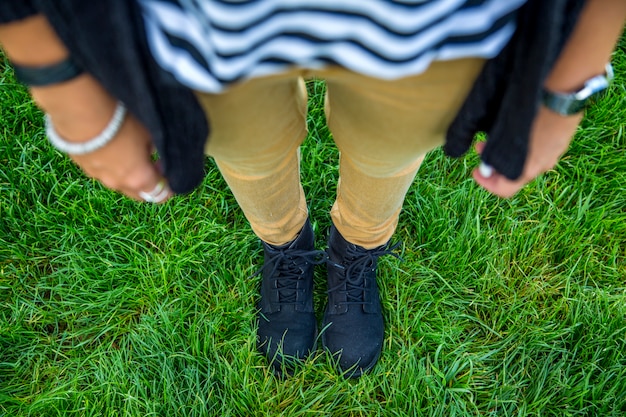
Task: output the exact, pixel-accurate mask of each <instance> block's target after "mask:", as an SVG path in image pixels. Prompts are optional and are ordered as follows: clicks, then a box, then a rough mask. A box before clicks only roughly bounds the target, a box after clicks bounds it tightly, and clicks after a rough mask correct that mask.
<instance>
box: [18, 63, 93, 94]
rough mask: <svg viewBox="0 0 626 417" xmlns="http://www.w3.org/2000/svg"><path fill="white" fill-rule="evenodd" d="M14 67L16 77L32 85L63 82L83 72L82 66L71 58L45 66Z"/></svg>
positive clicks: (39, 85) (23, 82) (40, 85)
mask: <svg viewBox="0 0 626 417" xmlns="http://www.w3.org/2000/svg"><path fill="white" fill-rule="evenodd" d="M13 69H14V70H15V78H17V80H18V81H19V82H21V83H22V84H26V85H28V86H31V87H42V86H46V85H52V84H58V83H62V82H64V81H69V80H71V79H72V78H76V77H78V76H79V75H80V74H82V73H83V70H82V68H80V67H79V66H78V65H76V63H75V62H74V61H73V60H72V59H71V58H67V59H64V60H63V61H61V62H59V63H57V64H52V65H46V66H43V67H30V66H22V65H13Z"/></svg>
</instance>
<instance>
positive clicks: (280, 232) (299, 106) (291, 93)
mask: <svg viewBox="0 0 626 417" xmlns="http://www.w3.org/2000/svg"><path fill="white" fill-rule="evenodd" d="M199 98H200V101H201V103H202V105H203V106H204V108H205V110H206V112H207V115H208V117H209V120H210V121H211V129H212V130H211V136H210V138H209V141H208V144H207V153H208V154H209V155H211V156H213V157H214V158H215V160H216V162H217V165H218V167H219V169H220V171H221V173H222V175H223V176H224V178H225V179H226V181H227V183H228V185H229V186H230V188H231V190H232V192H233V194H234V195H235V198H236V199H237V202H238V203H239V205H240V206H241V208H242V210H243V212H244V214H245V215H246V217H247V218H248V220H249V221H250V223H251V225H252V228H253V230H254V232H255V233H256V234H257V235H258V236H259V237H260V238H261V240H262V241H263V249H264V253H265V256H264V265H263V268H262V270H261V273H262V282H261V299H260V301H259V306H258V307H259V315H258V329H257V338H258V347H259V350H260V351H261V352H262V353H263V354H265V355H266V356H267V357H268V359H269V360H270V363H271V364H272V365H273V367H274V368H275V370H276V371H279V372H280V371H282V370H283V369H282V365H283V363H284V362H285V361H287V360H288V359H289V358H291V357H295V358H297V359H302V358H304V357H305V356H306V355H307V354H308V353H309V351H311V350H312V349H313V346H314V343H315V337H316V334H317V323H316V320H315V314H314V311H313V298H312V292H313V266H314V264H315V263H319V260H318V259H317V257H316V255H317V253H316V252H315V251H314V250H313V249H314V248H313V244H314V236H313V229H312V228H311V224H310V222H308V220H307V216H308V213H307V206H306V202H305V198H304V192H303V191H302V186H301V185H300V170H299V154H298V147H299V146H300V144H301V143H302V140H303V139H304V137H305V136H306V124H305V115H306V89H305V88H304V82H303V81H302V79H300V78H298V77H297V76H295V75H289V74H286V75H283V76H280V77H267V78H262V79H257V80H252V81H250V82H247V83H244V84H242V85H238V86H236V87H234V88H232V89H230V90H228V91H227V92H226V93H224V94H221V95H208V94H199Z"/></svg>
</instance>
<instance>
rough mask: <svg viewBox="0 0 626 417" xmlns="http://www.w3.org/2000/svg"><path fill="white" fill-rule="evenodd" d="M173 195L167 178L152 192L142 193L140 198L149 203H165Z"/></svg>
mask: <svg viewBox="0 0 626 417" xmlns="http://www.w3.org/2000/svg"><path fill="white" fill-rule="evenodd" d="M172 195H173V193H172V190H171V189H170V187H169V186H168V184H167V182H166V181H165V178H162V179H161V180H160V181H159V182H158V183H157V184H156V185H155V186H154V188H152V189H151V190H150V191H140V192H139V197H141V198H142V199H143V200H144V201H146V202H148V203H157V204H159V203H163V202H165V201H167V200H168V199H169V198H170V197H171V196H172Z"/></svg>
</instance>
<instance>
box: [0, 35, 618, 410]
mask: <svg viewBox="0 0 626 417" xmlns="http://www.w3.org/2000/svg"><path fill="white" fill-rule="evenodd" d="M614 62H615V67H616V70H617V74H618V78H617V80H616V82H615V84H614V86H613V87H612V89H611V94H610V97H609V98H608V99H607V100H605V101H603V102H602V103H601V104H599V105H598V106H597V107H595V108H594V109H593V110H591V111H589V112H588V116H587V118H586V120H585V121H584V122H583V124H582V126H581V129H580V131H579V132H578V135H577V138H576V140H575V141H574V143H573V144H572V147H571V149H570V151H569V152H568V154H567V155H566V156H565V157H564V158H563V160H562V162H561V163H560V165H559V166H558V167H557V168H556V169H555V170H553V171H551V172H549V173H548V174H546V175H544V176H542V177H541V178H539V179H538V180H536V181H534V182H533V183H532V184H530V185H529V186H528V187H526V188H525V189H524V190H523V191H522V192H520V193H519V194H518V195H517V196H516V197H514V198H513V199H511V200H501V199H498V198H496V197H493V196H491V195H489V194H488V193H486V192H485V191H483V190H481V189H479V188H478V187H477V186H476V185H475V184H474V183H473V181H472V180H471V178H470V175H469V173H470V170H471V169H472V167H473V166H475V165H476V163H477V157H476V155H469V156H467V157H465V158H464V159H461V160H450V159H447V158H445V157H444V156H443V155H442V153H441V152H439V151H436V152H433V153H432V154H431V155H429V156H428V158H427V160H426V162H425V164H424V165H423V168H422V169H421V171H420V173H419V174H418V178H417V179H416V181H415V183H414V185H413V187H412V188H411V190H410V191H409V194H408V196H407V200H406V204H405V209H404V211H403V213H402V216H401V221H400V225H399V228H398V232H397V234H396V236H395V239H397V240H399V241H402V242H403V245H402V250H401V252H402V254H401V255H402V258H403V260H402V261H400V260H397V259H395V258H392V257H388V258H385V259H384V260H383V261H382V265H381V267H380V284H381V287H382V292H383V303H384V308H385V320H386V325H387V330H386V336H385V345H384V352H383V355H382V357H381V360H380V363H379V364H378V365H377V367H376V368H375V369H374V372H373V373H371V374H369V375H366V376H364V377H363V378H361V379H359V380H358V381H346V380H344V379H343V378H342V377H341V376H339V375H338V374H337V373H336V372H335V370H334V368H333V366H332V361H331V360H330V358H329V357H328V356H327V355H325V354H323V353H318V354H317V355H315V356H314V357H313V358H312V359H311V360H309V361H307V362H306V363H305V364H304V365H302V366H301V367H300V368H298V369H297V370H296V372H295V375H294V376H293V377H290V378H287V379H285V380H279V379H276V378H274V377H273V376H272V374H271V372H269V371H268V369H267V367H266V362H265V360H264V359H263V358H262V357H261V356H260V355H259V354H257V353H256V352H255V336H254V315H255V308H254V305H255V301H256V299H257V286H258V277H256V278H249V277H250V276H251V275H252V274H253V273H254V272H255V271H256V270H257V269H258V268H259V265H260V262H261V260H262V256H261V247H260V244H259V243H258V241H257V240H256V238H255V237H254V236H253V235H252V233H251V231H250V228H249V226H248V225H247V223H246V222H245V220H244V218H243V216H242V214H241V213H240V211H239V209H238V208H237V205H236V203H235V200H234V198H233V197H232V195H231V194H230V192H229V191H227V188H226V185H225V183H224V181H223V180H222V179H221V178H220V176H219V174H218V173H217V171H216V169H215V167H214V166H213V164H212V162H210V161H208V162H207V170H208V176H207V178H206V180H205V181H204V183H203V185H202V186H201V187H200V188H199V189H198V190H197V191H195V192H193V193H192V194H190V195H188V196H184V197H178V198H176V199H175V200H173V201H170V202H168V203H167V204H164V205H162V206H154V205H149V204H138V203H135V202H132V201H130V200H127V199H125V198H123V197H121V196H119V195H117V194H115V193H113V192H110V191H108V190H106V189H104V188H103V187H102V186H100V185H99V184H98V183H96V182H94V181H92V180H89V179H87V178H85V177H84V176H83V175H82V174H81V173H80V171H79V170H78V169H77V168H76V167H75V166H73V165H72V163H71V162H70V161H69V160H68V159H67V158H66V157H64V156H62V155H61V154H59V153H57V152H56V151H54V150H53V149H51V147H50V146H49V145H48V144H47V143H46V140H45V138H44V133H43V132H42V117H41V113H40V112H39V111H38V110H37V109H36V108H35V107H34V106H33V104H32V102H31V101H30V99H29V97H28V94H27V92H26V91H25V90H24V88H22V87H21V86H19V85H17V84H16V83H15V81H14V80H13V78H12V74H11V71H10V70H9V69H8V67H7V66H6V64H1V63H0V108H1V109H0V416H7V417H8V416H11V417H21V416H42V417H43V416H46V417H51V416H277V415H284V416H325V415H332V416H375V415H382V416H413V415H415V416H622V415H625V414H626V284H625V278H626V192H625V188H626V154H625V150H626V133H625V131H624V130H625V129H624V128H625V126H624V124H625V123H624V121H625V120H626V92H625V91H624V90H625V82H626V81H625V74H626V44H624V43H622V44H621V46H620V48H619V49H618V51H617V52H616V55H615V59H614ZM309 88H310V92H311V96H312V97H311V107H310V109H311V111H310V116H309V128H310V137H309V139H308V140H307V141H306V143H305V145H304V149H303V152H302V155H303V162H302V164H303V166H302V173H303V183H304V186H305V189H306V192H307V195H308V199H309V202H310V205H311V209H312V218H313V220H314V226H315V228H316V231H317V239H318V241H317V244H318V247H320V248H322V247H323V245H324V241H325V235H326V233H327V229H328V226H329V222H330V219H329V217H328V210H329V208H330V205H331V204H332V200H333V197H334V189H335V185H336V178H337V168H336V164H337V152H336V150H335V148H334V146H333V145H332V139H331V138H330V136H329V133H328V131H327V129H326V127H325V125H324V120H323V111H322V103H321V101H322V96H323V88H324V85H323V84H322V83H319V82H312V83H309ZM323 281H324V276H323V271H322V270H321V269H320V270H319V271H317V272H316V282H319V283H320V285H318V286H317V288H316V298H315V300H316V306H317V307H318V310H320V311H321V310H322V307H323V304H324V299H323V295H324V284H323Z"/></svg>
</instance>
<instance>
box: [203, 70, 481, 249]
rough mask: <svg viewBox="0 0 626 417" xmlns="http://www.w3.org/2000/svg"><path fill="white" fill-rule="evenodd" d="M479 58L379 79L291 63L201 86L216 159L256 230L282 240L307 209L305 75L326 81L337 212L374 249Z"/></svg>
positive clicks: (348, 230)
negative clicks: (214, 86)
mask: <svg viewBox="0 0 626 417" xmlns="http://www.w3.org/2000/svg"><path fill="white" fill-rule="evenodd" d="M483 62H484V61H483V60H482V59H463V60H457V61H447V62H436V63H434V64H433V65H431V67H430V68H429V69H428V71H426V72H425V73H423V74H420V75H418V76H413V77H407V78H402V79H398V80H381V79H375V78H370V77H367V76H363V75H359V74H355V73H353V72H350V71H347V70H345V69H341V68H330V69H326V70H320V71H310V70H292V71H289V72H286V73H282V74H280V75H276V76H269V77H263V78H257V79H253V80H250V81H246V82H243V83H240V84H237V85H234V86H232V87H231V88H229V89H228V90H227V91H226V92H224V93H222V94H205V93H198V97H199V99H200V102H201V104H202V106H203V107H204V109H205V111H206V112H207V115H208V118H209V121H210V123H211V134H210V136H209V138H208V141H207V146H206V152H207V154H208V155H210V156H212V157H213V158H214V159H215V161H216V163H217V166H218V167H219V169H220V171H221V173H222V175H223V176H224V178H225V179H226V182H227V183H228V185H229V187H230V188H231V190H232V192H233V194H234V196H235V198H236V199H237V202H238V203H239V205H240V206H241V208H242V210H243V212H244V214H245V216H246V218H247V219H248V220H249V221H250V224H251V226H252V229H253V230H254V232H255V233H256V234H257V235H258V236H259V237H260V238H261V239H262V240H263V241H265V242H267V243H270V244H274V245H281V244H284V243H287V242H289V241H291V240H292V239H294V238H295V237H296V236H297V234H298V232H299V231H300V229H301V228H302V226H303V225H304V222H305V221H306V219H307V216H308V208H307V203H306V199H305V196H304V192H303V189H302V186H301V184H300V169H299V146H300V145H301V143H302V141H303V140H304V138H305V137H306V133H307V132H306V111H307V96H306V89H305V86H304V81H303V79H305V78H312V77H315V78H321V79H324V80H325V81H326V86H327V96H326V116H327V120H328V126H329V128H330V130H331V132H332V135H333V138H334V141H335V143H336V145H337V147H338V148H339V152H340V161H339V182H338V188H337V197H336V201H335V203H334V204H333V207H332V209H331V218H332V221H333V223H334V225H335V226H336V227H337V229H338V230H339V232H340V233H341V235H342V236H343V237H344V238H345V239H346V240H348V241H349V242H351V243H354V244H357V245H360V246H363V247H365V248H367V249H371V248H374V247H377V246H380V245H382V244H385V243H386V242H387V241H388V240H389V239H390V238H391V235H392V234H393V232H394V230H395V228H396V226H397V223H398V216H399V213H400V210H401V208H402V204H403V201H404V197H405V195H406V192H407V190H408V188H409V186H410V185H411V183H412V181H413V179H414V177H415V174H416V173H417V170H418V168H419V166H420V164H421V162H422V160H423V159H424V155H425V154H426V153H427V152H428V151H430V150H432V149H433V148H435V147H437V146H439V145H441V144H442V143H443V140H444V136H445V132H446V129H447V127H448V125H449V124H450V122H451V121H452V118H453V117H454V115H455V114H456V113H457V111H458V108H459V107H460V105H461V103H462V102H463V100H464V98H465V96H466V95H467V93H468V91H469V89H470V87H471V85H472V83H473V81H474V79H475V78H476V76H477V74H478V72H479V71H480V69H481V68H482V64H483Z"/></svg>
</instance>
